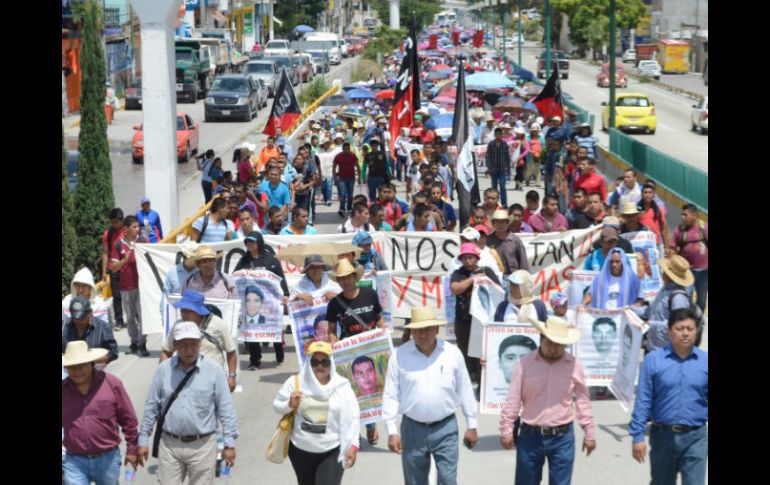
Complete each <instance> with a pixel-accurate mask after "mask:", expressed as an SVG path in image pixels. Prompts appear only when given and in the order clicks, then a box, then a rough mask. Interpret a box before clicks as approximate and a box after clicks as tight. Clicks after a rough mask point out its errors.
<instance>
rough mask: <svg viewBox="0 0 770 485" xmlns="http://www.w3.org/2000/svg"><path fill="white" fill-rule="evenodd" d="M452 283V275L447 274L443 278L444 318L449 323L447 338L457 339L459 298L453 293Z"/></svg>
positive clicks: (446, 330) (446, 328) (446, 329)
mask: <svg viewBox="0 0 770 485" xmlns="http://www.w3.org/2000/svg"><path fill="white" fill-rule="evenodd" d="M451 284H452V276H451V275H446V276H444V277H443V278H442V288H443V289H444V320H446V322H447V324H446V327H444V329H445V332H446V333H445V336H444V338H446V339H447V340H455V339H456V338H457V336H456V335H455V310H456V308H457V298H455V296H454V295H453V294H452V289H451V287H450V285H451Z"/></svg>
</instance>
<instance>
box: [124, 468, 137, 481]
mask: <svg viewBox="0 0 770 485" xmlns="http://www.w3.org/2000/svg"><path fill="white" fill-rule="evenodd" d="M134 482H136V471H134V470H133V469H131V468H126V483H134Z"/></svg>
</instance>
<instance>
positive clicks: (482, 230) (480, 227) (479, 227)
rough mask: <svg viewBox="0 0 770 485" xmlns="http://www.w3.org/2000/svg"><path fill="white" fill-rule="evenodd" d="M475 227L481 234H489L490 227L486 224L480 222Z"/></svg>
mask: <svg viewBox="0 0 770 485" xmlns="http://www.w3.org/2000/svg"><path fill="white" fill-rule="evenodd" d="M473 228H474V229H475V230H477V231H479V234H484V235H485V236H489V228H488V227H487V226H485V225H484V224H478V225H476V226H473Z"/></svg>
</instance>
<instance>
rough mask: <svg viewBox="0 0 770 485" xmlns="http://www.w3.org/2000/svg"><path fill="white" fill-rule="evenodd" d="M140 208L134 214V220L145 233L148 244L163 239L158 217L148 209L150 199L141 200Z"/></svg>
mask: <svg viewBox="0 0 770 485" xmlns="http://www.w3.org/2000/svg"><path fill="white" fill-rule="evenodd" d="M141 205H142V208H141V209H140V210H139V212H137V213H136V219H137V220H138V221H139V227H141V228H142V229H141V230H142V232H143V233H145V234H144V235H145V237H146V238H147V241H148V242H151V243H156V242H158V241H160V240H161V239H163V228H161V227H160V215H159V214H158V213H157V212H155V211H154V210H152V209H150V198H149V197H146V196H145V197H144V198H143V199H142V203H141Z"/></svg>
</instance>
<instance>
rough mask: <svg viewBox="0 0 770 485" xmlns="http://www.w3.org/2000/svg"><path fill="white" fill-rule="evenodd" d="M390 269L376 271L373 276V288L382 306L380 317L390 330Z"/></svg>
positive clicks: (391, 313) (391, 314) (391, 310)
mask: <svg viewBox="0 0 770 485" xmlns="http://www.w3.org/2000/svg"><path fill="white" fill-rule="evenodd" d="M391 274H392V272H391V271H378V272H377V275H376V276H375V280H374V281H375V290H376V291H377V297H378V298H379V299H380V306H381V307H382V318H383V319H384V320H385V324H386V325H387V326H388V328H389V329H390V331H391V332H392V331H393V306H392V303H391V302H392V301H393V285H392V284H391V282H390V277H391Z"/></svg>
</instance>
